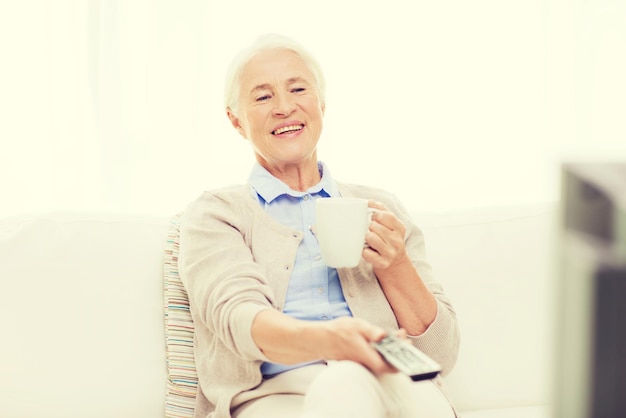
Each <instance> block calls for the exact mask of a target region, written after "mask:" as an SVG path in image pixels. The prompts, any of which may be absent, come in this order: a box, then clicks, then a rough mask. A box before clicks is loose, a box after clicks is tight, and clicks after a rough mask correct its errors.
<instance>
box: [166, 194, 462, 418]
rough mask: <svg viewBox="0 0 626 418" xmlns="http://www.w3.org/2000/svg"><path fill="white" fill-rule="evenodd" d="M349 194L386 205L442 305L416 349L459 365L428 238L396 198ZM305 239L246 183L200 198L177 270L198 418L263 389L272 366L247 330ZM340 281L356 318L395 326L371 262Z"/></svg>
mask: <svg viewBox="0 0 626 418" xmlns="http://www.w3.org/2000/svg"><path fill="white" fill-rule="evenodd" d="M338 185H339V191H340V193H341V195H342V196H344V197H362V198H367V199H373V200H377V201H379V202H382V203H383V204H384V205H385V206H387V207H388V208H389V209H390V210H392V211H393V212H395V213H396V215H397V216H398V217H399V218H400V220H401V221H402V222H403V223H404V224H405V225H406V227H407V233H406V247H407V250H408V251H409V254H410V255H411V258H412V260H413V263H414V264H415V266H416V267H417V269H418V271H419V274H420V276H421V277H422V280H424V282H425V283H426V284H427V286H428V287H429V289H430V290H431V291H432V292H433V293H434V295H435V296H436V298H437V300H438V312H437V316H436V318H435V321H434V322H433V323H432V324H431V326H430V327H429V328H428V330H426V332H425V333H423V334H422V335H420V336H418V337H411V339H412V341H413V343H414V344H415V345H416V346H417V347H418V348H420V349H421V350H422V351H424V352H425V353H427V354H428V355H430V356H431V357H432V358H434V359H435V360H436V361H437V362H439V363H440V364H441V365H442V367H443V369H444V374H445V373H446V372H448V371H450V370H451V368H452V367H453V365H454V363H455V361H456V357H457V352H458V346H459V331H458V325H457V321H456V316H455V312H454V308H453V307H452V305H451V303H450V301H449V300H448V298H447V297H446V296H445V294H444V293H443V290H442V287H441V285H440V284H439V283H438V282H436V281H435V280H434V279H433V277H432V272H431V267H430V265H429V264H428V262H427V261H426V256H425V247H424V239H423V235H422V232H421V231H420V230H419V229H418V228H417V226H415V225H414V223H413V222H412V220H411V219H410V218H409V216H408V214H407V212H406V210H405V209H404V208H403V207H402V205H401V203H400V202H399V201H398V199H397V198H396V197H395V196H393V195H392V194H389V193H387V192H384V191H382V190H379V189H374V188H371V187H365V186H356V185H349V184H343V183H338ZM302 238H303V236H302V232H300V231H294V230H292V229H290V228H287V227H285V226H283V225H282V224H280V223H279V222H277V221H276V220H274V219H272V218H271V217H270V216H269V215H267V214H266V213H265V212H264V211H263V209H262V207H261V206H260V205H259V203H258V200H257V199H255V198H254V196H253V194H252V192H251V189H250V186H249V185H238V186H232V187H228V188H224V189H220V190H217V191H213V192H205V193H203V194H202V195H201V196H200V197H199V198H198V199H197V200H195V201H194V202H192V203H191V204H190V205H189V207H188V208H187V210H186V211H185V213H184V215H183V217H182V221H181V235H180V257H179V261H178V263H179V271H180V274H181V279H182V281H183V283H184V285H185V287H186V289H187V292H188V294H189V302H190V309H191V315H192V318H193V321H194V326H195V347H194V354H195V362H196V367H197V372H198V384H199V390H198V396H197V399H196V409H195V416H196V417H202V418H229V417H230V403H231V400H232V398H233V397H234V396H235V395H237V394H238V393H240V392H243V391H247V390H250V389H252V388H254V387H255V386H257V385H258V384H259V383H260V382H261V380H262V376H261V371H260V365H261V363H262V362H263V361H267V360H268V359H267V358H266V357H265V356H264V355H263V353H262V352H261V351H260V350H259V349H258V347H257V346H256V345H255V343H254V341H253V339H252V336H251V332H250V330H251V325H252V321H253V319H254V317H255V315H256V314H257V313H258V312H260V311H262V310H264V309H272V308H273V309H278V310H282V307H283V304H284V302H285V295H286V293H287V284H288V282H289V277H290V275H291V271H292V269H293V264H294V261H295V257H296V251H297V248H298V245H299V244H300V241H301V240H302ZM338 273H339V279H340V281H341V286H342V289H343V292H344V295H345V298H346V301H347V302H348V306H349V307H350V310H351V311H352V313H353V315H354V316H355V317H359V318H363V319H365V320H368V321H370V322H372V323H374V324H377V325H379V326H381V327H383V328H385V329H389V330H393V329H397V328H398V324H397V322H396V319H395V316H394V314H393V311H392V310H391V307H390V306H389V303H388V302H387V299H386V298H385V295H384V294H383V292H382V290H381V288H380V286H379V284H378V281H377V279H376V277H375V275H374V273H373V271H372V268H371V266H370V265H369V264H368V263H366V262H365V261H363V260H361V263H360V264H359V265H358V266H357V267H355V268H350V269H339V271H338Z"/></svg>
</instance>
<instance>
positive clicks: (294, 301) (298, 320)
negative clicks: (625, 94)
mask: <svg viewBox="0 0 626 418" xmlns="http://www.w3.org/2000/svg"><path fill="white" fill-rule="evenodd" d="M225 97H226V113H227V115H228V118H229V120H230V123H231V124H232V126H233V127H234V128H235V129H236V130H237V131H238V132H239V134H241V136H243V137H244V138H246V139H247V140H248V141H250V144H251V146H252V149H253V152H254V155H255V157H256V164H255V165H254V167H253V168H252V171H251V174H250V177H249V180H248V183H247V184H245V185H239V186H231V187H227V188H223V189H220V190H215V191H210V192H205V193H203V194H202V195H201V196H200V197H199V198H198V199H197V200H195V201H194V202H192V203H191V204H190V205H189V207H188V208H187V210H186V211H185V214H184V217H183V219H182V222H181V242H180V259H179V269H180V272H181V278H182V280H183V283H184V284H185V287H186V289H187V292H188V294H189V300H190V307H191V313H192V317H193V320H194V324H195V329H196V334H195V360H196V366H197V371H198V379H199V391H198V397H197V400H196V410H195V414H196V415H195V416H197V417H213V418H226V417H236V418H259V417H273V418H281V417H284V418H294V417H318V418H329V417H330V418H332V417H342V418H345V417H359V418H366V417H372V418H382V417H406V418H408V417H411V418H414V417H431V418H432V417H454V410H453V408H452V406H451V404H450V402H449V401H448V399H447V398H446V397H445V395H444V391H443V387H442V381H441V378H440V377H438V378H435V379H433V380H426V381H421V382H412V381H411V380H410V379H409V378H408V377H407V376H405V375H402V374H400V373H397V371H396V370H395V369H393V368H392V367H391V366H390V365H389V364H388V363H387V362H386V361H385V360H384V359H383V358H382V357H381V356H380V355H379V354H378V352H377V351H376V350H375V349H374V348H373V347H372V343H373V342H376V341H379V340H381V339H382V338H384V336H385V335H386V334H387V332H396V333H399V334H400V335H402V336H403V337H404V338H405V339H406V340H408V342H407V344H408V343H410V344H414V345H415V346H416V347H418V348H419V349H421V350H422V351H423V352H425V353H426V354H428V355H429V356H430V357H432V358H433V359H434V360H436V361H437V362H438V363H439V364H440V365H441V366H442V367H443V373H444V374H445V373H447V372H448V371H450V369H451V368H452V367H453V365H454V363H455V360H456V356H457V351H458V345H459V331H458V327H457V321H456V317H455V313H454V309H453V307H452V305H451V303H450V301H449V300H448V298H447V297H446V296H445V294H444V293H443V291H442V287H441V285H440V284H439V283H438V282H436V281H435V280H434V279H433V277H432V274H431V269H430V266H429V264H428V262H427V261H426V259H425V252H424V240H423V235H422V233H421V231H420V230H419V229H418V228H417V227H416V226H415V225H414V224H413V222H412V220H411V219H410V218H409V216H408V215H407V213H406V211H405V210H404V209H403V206H402V205H401V204H400V203H399V202H398V201H397V199H396V198H395V197H394V196H393V195H392V194H390V193H387V192H384V191H382V190H379V189H375V188H371V187H366V186H358V185H352V184H345V183H341V182H338V181H336V180H335V179H334V178H333V177H332V175H331V172H330V170H329V168H328V167H327V166H326V165H325V164H324V163H322V162H321V161H319V160H318V159H317V144H318V141H319V139H320V135H321V133H322V126H323V119H324V108H325V100H324V77H323V75H322V72H321V70H320V67H319V66H318V64H317V62H316V61H315V59H314V58H313V57H312V56H311V55H310V54H309V53H307V52H306V51H305V50H304V49H303V48H302V47H301V46H300V45H298V44H296V43H295V42H293V41H291V40H290V39H286V38H284V37H280V36H277V35H267V36H263V37H261V38H260V39H258V40H257V42H256V43H255V44H253V46H252V47H251V48H249V49H247V50H245V51H243V52H242V53H241V54H240V55H239V56H238V57H237V58H236V59H235V60H234V62H233V64H232V65H231V72H230V77H229V78H228V81H227V85H226V96H225ZM326 197H360V198H365V199H368V200H369V205H370V206H371V207H373V208H375V209H377V210H376V211H375V213H374V214H373V215H372V221H371V223H370V226H369V230H368V231H367V235H366V241H367V244H368V245H367V246H366V247H364V249H363V253H362V259H361V262H360V264H359V265H358V266H357V267H354V268H339V269H334V268H330V267H328V266H326V265H325V264H324V261H323V260H322V259H321V257H320V249H319V246H318V242H317V240H316V238H315V236H314V233H313V229H312V228H311V225H314V224H315V210H314V208H315V200H316V199H320V198H326Z"/></svg>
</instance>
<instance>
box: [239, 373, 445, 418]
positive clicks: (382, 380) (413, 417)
mask: <svg viewBox="0 0 626 418" xmlns="http://www.w3.org/2000/svg"><path fill="white" fill-rule="evenodd" d="M232 416H233V418H265V417H267V418H270V417H271V418H348V417H359V418H454V411H453V409H452V406H451V405H450V402H449V401H448V399H447V398H446V397H445V395H444V394H443V393H442V391H441V389H440V388H439V387H438V386H437V385H436V384H435V383H433V382H432V381H430V380H424V381H421V382H413V381H411V379H409V378H408V377H406V376H404V375H402V374H400V373H395V374H385V375H382V376H374V375H373V374H372V373H370V371H369V370H367V369H366V368H364V367H363V366H361V365H359V364H357V363H354V362H351V361H338V362H329V364H328V365H321V364H316V365H310V366H306V367H302V368H299V369H295V370H291V371H288V372H285V373H282V374H280V375H278V376H276V377H273V378H271V379H268V380H266V381H264V382H263V383H262V384H261V385H260V386H259V387H258V388H256V389H254V390H252V391H250V392H246V393H243V394H240V395H238V396H237V397H235V399H234V400H233V411H232Z"/></svg>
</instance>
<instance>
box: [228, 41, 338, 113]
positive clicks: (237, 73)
mask: <svg viewBox="0 0 626 418" xmlns="http://www.w3.org/2000/svg"><path fill="white" fill-rule="evenodd" d="M281 48H284V49H289V50H291V51H293V52H295V53H296V54H298V56H300V58H302V59H303V60H304V62H305V63H306V65H307V66H308V67H309V69H310V70H311V72H312V73H313V76H314V77H315V84H316V86H317V90H318V94H319V97H320V101H321V103H324V102H325V96H326V81H325V79H324V74H323V73H322V68H321V67H320V65H319V63H318V62H317V60H316V59H315V57H313V55H311V54H310V53H309V52H308V51H307V50H306V49H305V48H304V47H303V46H302V45H300V44H299V43H297V42H296V41H294V40H293V39H290V38H288V37H286V36H282V35H277V34H272V33H270V34H265V35H262V36H260V37H259V38H257V40H256V41H255V42H254V43H253V44H252V45H251V46H250V47H248V48H246V49H244V50H242V51H241V52H240V53H239V54H238V55H236V56H235V58H234V59H233V61H232V62H231V64H230V66H229V68H228V72H227V73H226V85H225V88H224V105H225V107H226V108H229V109H230V110H231V111H232V112H233V113H234V114H235V115H236V114H237V113H238V111H239V93H240V91H239V89H240V87H241V86H240V83H241V73H242V71H243V68H244V67H245V66H246V64H247V63H248V62H250V60H251V59H252V58H254V56H255V55H256V54H258V53H259V52H261V51H265V50H270V49H281Z"/></svg>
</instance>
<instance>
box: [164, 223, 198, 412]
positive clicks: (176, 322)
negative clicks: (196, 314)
mask: <svg viewBox="0 0 626 418" xmlns="http://www.w3.org/2000/svg"><path fill="white" fill-rule="evenodd" d="M180 217H181V214H177V215H175V216H174V217H173V218H172V219H171V221H170V224H169V228H168V234H167V241H166V243H165V252H164V258H163V290H164V302H165V303H164V308H165V341H166V347H165V351H166V360H167V392H166V396H165V417H167V418H170V417H171V418H186V417H193V412H194V407H195V400H196V393H197V390H198V375H197V373H196V366H195V363H194V355H193V334H194V326H193V321H192V319H191V313H190V312H189V299H188V298H187V292H186V291H185V288H184V286H183V283H182V282H181V280H180V275H179V274H178V253H179V249H180V246H179V245H180V244H179V235H180Z"/></svg>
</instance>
